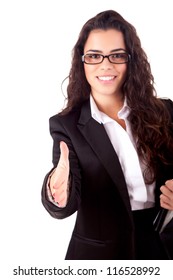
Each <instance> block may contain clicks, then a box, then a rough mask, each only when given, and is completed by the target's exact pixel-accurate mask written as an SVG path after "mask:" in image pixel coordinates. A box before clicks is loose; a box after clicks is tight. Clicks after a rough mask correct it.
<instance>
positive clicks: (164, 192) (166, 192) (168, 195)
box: [160, 186, 172, 198]
mask: <svg viewBox="0 0 173 280" xmlns="http://www.w3.org/2000/svg"><path fill="white" fill-rule="evenodd" d="M160 190H161V192H162V194H164V195H165V196H167V197H168V198H169V197H170V196H171V195H172V192H171V191H170V189H168V187H167V186H161V188H160Z"/></svg>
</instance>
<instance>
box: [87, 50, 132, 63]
mask: <svg viewBox="0 0 173 280" xmlns="http://www.w3.org/2000/svg"><path fill="white" fill-rule="evenodd" d="M114 54H127V61H125V62H112V61H111V60H110V58H109V57H110V56H112V55H114ZM87 55H90V54H89V53H88V54H83V55H82V62H83V63H85V64H88V65H96V64H101V63H102V62H103V60H104V59H105V58H107V59H108V60H109V62H110V63H112V64H125V63H128V62H129V61H130V59H131V55H130V54H129V53H127V52H121V53H112V54H108V55H103V54H100V53H99V55H100V56H101V57H102V60H101V61H100V62H96V63H88V62H86V61H85V56H87Z"/></svg>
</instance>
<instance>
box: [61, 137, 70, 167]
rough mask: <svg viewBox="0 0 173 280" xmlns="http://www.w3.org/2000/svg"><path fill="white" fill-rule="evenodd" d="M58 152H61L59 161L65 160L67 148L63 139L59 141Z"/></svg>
mask: <svg viewBox="0 0 173 280" xmlns="http://www.w3.org/2000/svg"><path fill="white" fill-rule="evenodd" d="M60 152H61V155H60V161H61V162H67V161H68V157H69V148H68V146H67V144H66V143H65V142H63V141H61V142H60Z"/></svg>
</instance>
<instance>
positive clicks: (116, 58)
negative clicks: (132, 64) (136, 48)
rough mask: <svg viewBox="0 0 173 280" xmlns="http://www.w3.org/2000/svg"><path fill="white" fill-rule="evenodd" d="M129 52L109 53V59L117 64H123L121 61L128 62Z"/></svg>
mask: <svg viewBox="0 0 173 280" xmlns="http://www.w3.org/2000/svg"><path fill="white" fill-rule="evenodd" d="M128 58H129V57H128V54H127V53H114V54H111V55H109V60H110V61H111V62H112V63H117V64H121V63H126V62H127V61H128Z"/></svg>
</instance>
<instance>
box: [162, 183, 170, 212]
mask: <svg viewBox="0 0 173 280" xmlns="http://www.w3.org/2000/svg"><path fill="white" fill-rule="evenodd" d="M160 190H161V192H162V194H161V195H160V205H161V207H163V208H165V209H168V210H173V180H167V181H166V182H165V185H163V186H161V188H160Z"/></svg>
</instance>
